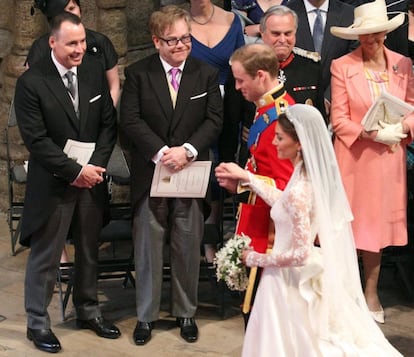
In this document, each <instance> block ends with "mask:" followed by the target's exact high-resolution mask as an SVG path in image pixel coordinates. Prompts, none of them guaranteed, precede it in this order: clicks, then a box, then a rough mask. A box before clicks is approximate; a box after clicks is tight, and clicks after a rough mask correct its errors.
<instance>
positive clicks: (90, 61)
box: [14, 0, 414, 357]
mask: <svg viewBox="0 0 414 357" xmlns="http://www.w3.org/2000/svg"><path fill="white" fill-rule="evenodd" d="M175 3H176V4H177V5H167V6H163V7H161V8H160V9H157V10H156V11H154V12H153V13H152V14H151V16H150V19H149V29H150V33H151V40H152V42H153V45H154V49H155V51H154V52H155V53H154V54H152V55H150V56H148V57H146V58H143V59H141V60H139V61H137V62H135V63H133V64H130V65H129V66H128V67H126V69H125V82H124V83H122V84H121V81H120V75H119V68H118V63H117V62H118V58H117V54H116V51H115V49H114V46H113V45H112V43H111V41H110V40H109V38H108V37H107V36H106V35H104V34H101V33H99V32H96V31H93V30H90V29H85V27H84V26H83V24H82V21H81V19H80V17H81V4H80V0H35V1H34V7H35V8H37V9H39V10H40V11H42V13H43V14H44V15H45V16H46V17H47V20H48V22H49V25H50V32H49V33H47V34H45V35H43V36H42V37H40V38H39V39H37V40H36V41H35V42H34V43H33V45H32V47H31V49H30V51H29V54H28V57H27V61H26V67H27V70H26V71H25V73H24V74H23V75H22V76H21V77H20V78H19V79H18V81H17V84H16V94H15V99H14V104H15V108H16V116H17V122H18V125H19V129H20V132H21V135H22V138H23V141H24V143H25V145H26V147H27V149H28V151H29V153H30V159H29V170H28V179H27V188H26V196H25V205H24V212H23V221H22V235H21V243H22V244H23V245H27V246H30V247H31V252H30V255H29V259H28V263H27V270H26V280H25V310H26V314H27V338H28V339H29V340H30V341H33V343H34V345H35V346H36V347H37V348H38V349H40V350H42V351H45V352H52V353H55V352H58V351H60V350H61V349H62V346H61V345H60V342H59V340H58V338H57V337H56V336H55V335H54V333H53V331H52V328H51V326H52V323H51V321H50V318H49V314H48V311H47V309H48V305H49V303H50V300H51V297H52V294H53V287H54V282H55V281H54V279H55V272H56V270H57V269H58V267H59V263H60V261H63V262H64V261H67V260H68V259H69V258H68V257H67V255H66V252H65V249H64V247H65V243H66V241H67V238H68V237H71V238H72V240H73V244H74V247H75V260H74V262H75V265H74V266H75V268H74V269H75V273H76V274H75V284H74V293H73V303H74V306H75V309H76V315H77V316H76V321H77V326H78V327H79V328H86V329H90V330H92V331H93V332H95V333H96V334H97V335H98V336H100V337H104V338H109V339H114V338H118V337H119V336H120V334H121V332H120V330H119V329H118V328H117V327H116V326H115V325H114V324H112V323H111V322H109V321H107V320H106V319H104V318H103V317H102V314H101V312H100V309H99V302H98V297H97V279H96V276H97V274H96V269H97V261H98V236H99V232H100V230H101V228H102V226H103V225H104V224H105V220H104V213H105V209H106V206H107V202H108V192H107V185H106V177H105V171H106V166H107V164H108V160H109V157H110V155H111V152H112V150H113V147H114V145H115V143H116V141H117V140H118V139H117V138H118V136H119V135H122V137H123V138H125V140H121V144H123V145H124V147H123V149H125V150H126V151H128V156H129V165H130V171H131V177H130V187H131V210H132V219H131V221H132V227H131V229H132V237H133V241H134V259H135V273H136V309H137V324H136V327H135V330H134V332H133V341H134V342H135V344H136V345H145V344H147V343H148V342H149V341H150V340H151V336H152V330H153V329H154V327H156V321H157V320H158V318H159V312H160V302H161V288H162V283H163V271H162V270H163V252H164V246H165V242H166V241H168V246H169V257H170V265H171V296H170V300H171V314H172V316H174V317H175V318H176V324H177V326H178V327H179V329H180V335H181V337H182V338H183V340H184V341H186V342H188V343H194V342H196V341H197V339H198V337H199V331H198V327H197V324H196V320H195V315H196V311H197V304H198V301H197V293H198V280H199V268H200V254H202V255H204V256H205V260H206V261H207V262H208V263H209V264H212V263H213V261H214V256H215V252H216V249H217V248H219V246H218V243H219V242H220V240H221V237H220V220H221V217H220V213H221V205H222V198H223V197H225V196H226V195H228V194H234V195H237V198H236V200H237V201H239V202H240V209H239V216H238V223H237V227H236V232H237V233H239V234H242V233H243V234H247V235H249V236H250V237H251V238H252V247H251V249H249V250H247V251H245V252H244V253H243V257H244V258H243V259H244V263H246V265H248V266H249V267H251V268H252V269H251V272H253V271H254V272H255V273H254V274H255V276H256V281H258V284H257V283H256V284H255V289H257V294H256V298H254V299H251V300H249V301H248V302H247V305H248V309H249V314H248V315H247V317H246V323H247V329H246V340H245V344H244V347H243V355H244V356H267V355H269V356H274V355H278V356H298V357H299V356H304V355H307V356H313V355H314V356H320V355H322V356H331V355H336V354H338V355H339V354H340V353H342V354H344V355H352V356H353V355H355V356H372V355H376V356H382V355H383V356H398V355H399V353H398V351H396V350H395V349H394V348H393V347H392V346H391V345H390V344H389V343H388V341H387V340H386V339H385V337H384V336H383V334H382V332H381V330H380V329H379V328H378V327H377V326H376V324H375V322H377V323H384V322H385V317H386V316H385V313H384V309H383V307H382V305H381V301H380V297H379V296H378V281H379V274H380V268H381V255H382V251H383V249H384V248H386V247H388V246H404V245H406V244H407V241H408V235H407V214H406V212H407V182H406V156H407V146H408V145H410V144H411V142H412V140H413V135H414V114H413V113H409V114H407V115H406V116H405V117H404V118H403V120H401V121H398V122H394V123H384V122H382V121H380V122H379V123H378V126H377V127H375V128H373V129H372V128H371V129H367V128H366V127H364V126H363V123H362V120H363V118H364V116H365V114H366V113H367V111H368V110H369V108H370V106H371V105H372V104H373V103H374V102H375V101H376V100H377V98H379V97H380V96H381V95H382V94H383V93H384V92H386V93H388V94H391V95H393V96H395V97H397V98H399V99H401V100H403V101H405V102H407V103H409V104H412V105H414V77H413V65H412V60H413V59H414V1H413V0H403V1H393V0H375V1H364V0H354V1H351V0H283V1H280V0H232V1H224V6H223V8H222V7H220V6H219V5H218V4H217V2H215V1H212V0H188V1H176V2H175ZM116 108H119V113H117V109H116ZM118 114H119V115H118ZM394 119H395V118H394ZM69 139H71V140H76V141H79V142H89V143H94V147H93V149H91V151H90V152H89V157H88V160H87V161H86V162H83V163H82V162H77V161H76V160H73V159H71V158H69V157H68V155H67V153H66V152H65V145H66V143H67V141H68V140H69ZM197 160H203V161H212V162H213V165H212V167H213V168H212V175H211V177H210V182H209V189H208V193H207V196H206V197H205V198H183V197H168V198H167V197H152V196H150V187H151V182H152V178H153V176H154V171H155V170H156V168H157V167H159V166H163V167H167V168H168V170H170V171H171V172H172V173H179V172H180V171H182V170H184V169H185V168H186V167H187V166H189V165H191V164H192V163H193V162H194V161H197ZM223 162H226V163H223ZM229 162H231V163H229ZM246 191H248V192H249V194H248V195H245V194H244V195H243V192H246ZM240 193H241V194H240ZM373 199H375V200H376V201H375V202H376V203H375V204H374V205H373V204H372V200H373ZM39 202H40V203H41V205H42V206H41V207H39ZM206 207H208V209H206ZM91 221H93V222H95V223H94V224H93V225H91V224H90V222H91ZM338 247H341V248H342V250H341V251H335V249H338ZM62 252H63V253H62ZM338 254H339V255H341V258H340V259H337V260H335V256H336V255H338ZM358 258H361V261H362V265H361V266H362V271H361V276H363V279H362V282H361V281H360V275H359V270H358ZM255 267H258V268H260V269H261V268H264V269H263V271H262V270H258V271H257V270H255V269H253V268H255ZM289 284H290V285H291V288H288V285H289ZM257 285H258V286H259V287H258V288H257ZM292 287H293V288H292ZM276 289H277V291H276ZM332 290H333V291H332ZM254 295H255V294H253V296H254ZM256 300H257V305H256ZM265 306H266V309H268V310H267V311H266V309H265ZM289 306H294V307H295V308H296V309H297V311H293V310H294V309H293V310H292V309H290V308H289ZM251 308H252V313H251V316H250V309H251ZM353 319H359V320H358V321H359V323H360V325H358V326H357V325H356V324H355V323H354V321H353ZM286 325H289V329H288V330H289V333H287V332H286V331H284V329H285V328H286ZM258 351H260V352H258Z"/></svg>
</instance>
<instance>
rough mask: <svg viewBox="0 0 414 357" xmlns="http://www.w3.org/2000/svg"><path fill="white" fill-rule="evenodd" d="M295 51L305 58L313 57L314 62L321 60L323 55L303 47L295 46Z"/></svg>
mask: <svg viewBox="0 0 414 357" xmlns="http://www.w3.org/2000/svg"><path fill="white" fill-rule="evenodd" d="M293 53H294V54H296V55H299V56H302V57H305V58H309V59H311V60H312V61H313V62H320V60H321V55H320V54H319V52H313V51H308V50H304V49H303V48H299V47H293Z"/></svg>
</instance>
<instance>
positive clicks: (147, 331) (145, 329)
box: [133, 322, 152, 346]
mask: <svg viewBox="0 0 414 357" xmlns="http://www.w3.org/2000/svg"><path fill="white" fill-rule="evenodd" d="M151 331H152V323H151V322H138V323H137V325H136V327H135V330H134V334H133V338H134V342H135V344H136V345H138V346H143V345H145V344H146V343H147V342H148V341H149V340H151Z"/></svg>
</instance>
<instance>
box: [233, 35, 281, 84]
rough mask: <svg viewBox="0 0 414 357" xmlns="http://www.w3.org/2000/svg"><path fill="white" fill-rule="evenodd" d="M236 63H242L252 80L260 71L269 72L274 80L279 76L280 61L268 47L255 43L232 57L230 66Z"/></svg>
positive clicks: (237, 51)
mask: <svg viewBox="0 0 414 357" xmlns="http://www.w3.org/2000/svg"><path fill="white" fill-rule="evenodd" d="M235 61H237V62H240V63H241V65H242V66H243V67H244V70H245V71H246V73H247V74H248V75H249V76H250V77H252V78H254V77H256V74H257V71H258V70H263V71H265V72H268V73H269V74H270V76H271V77H272V78H276V77H277V76H278V74H279V61H278V59H277V57H276V54H275V52H274V51H273V49H272V48H271V47H270V46H268V45H264V44H257V43H254V44H250V45H245V46H243V47H240V48H238V49H237V50H236V51H235V52H234V53H233V55H232V56H231V57H230V65H231V63H232V62H235Z"/></svg>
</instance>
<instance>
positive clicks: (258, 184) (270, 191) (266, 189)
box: [247, 172, 282, 206]
mask: <svg viewBox="0 0 414 357" xmlns="http://www.w3.org/2000/svg"><path fill="white" fill-rule="evenodd" d="M249 180H250V182H249V183H247V184H248V186H250V188H251V189H252V190H253V191H254V192H256V193H257V194H258V195H259V196H260V197H261V198H262V199H263V200H264V201H265V202H266V203H267V204H268V205H269V206H273V205H274V204H275V202H276V201H277V200H278V198H279V197H280V195H281V193H282V191H281V190H279V189H278V188H277V187H276V186H274V185H270V184H269V181H264V180H262V179H260V177H258V176H255V175H253V174H252V173H250V172H249ZM273 183H274V181H273Z"/></svg>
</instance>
